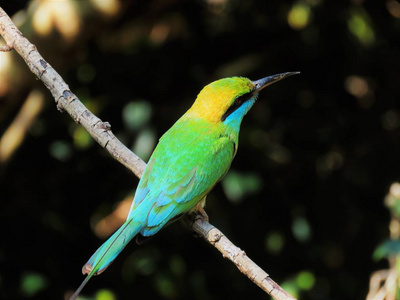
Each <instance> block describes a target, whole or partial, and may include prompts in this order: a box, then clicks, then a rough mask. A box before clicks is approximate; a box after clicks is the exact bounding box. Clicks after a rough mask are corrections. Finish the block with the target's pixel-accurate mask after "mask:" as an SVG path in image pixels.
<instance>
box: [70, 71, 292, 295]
mask: <svg viewBox="0 0 400 300" xmlns="http://www.w3.org/2000/svg"><path fill="white" fill-rule="evenodd" d="M299 73H300V72H286V73H280V74H275V75H271V76H267V77H264V78H262V79H259V80H255V81H252V80H250V79H248V78H246V77H228V78H223V79H219V80H217V81H214V82H212V83H210V84H208V85H206V86H205V87H204V88H203V89H202V90H201V91H200V93H199V94H198V96H197V98H196V100H195V102H194V104H193V105H192V107H191V108H190V109H189V110H188V111H187V112H186V113H185V114H184V115H183V116H182V117H181V118H180V119H179V120H178V121H177V122H176V123H175V124H174V125H173V126H172V127H171V128H170V129H169V130H168V131H167V132H166V133H165V134H164V135H163V136H162V137H161V138H160V140H159V142H158V145H157V146H156V148H155V150H154V152H153V153H152V155H151V157H150V159H149V161H148V163H147V166H146V168H145V170H144V172H143V175H142V177H141V179H140V181H139V184H138V186H137V189H136V193H135V196H134V199H133V202H132V205H131V207H130V210H129V213H128V217H127V219H126V221H125V222H124V223H123V224H122V226H121V227H120V228H119V229H118V230H117V231H116V232H115V233H114V234H113V235H112V236H111V237H110V238H109V239H108V240H107V241H106V242H104V243H103V244H102V245H101V246H100V248H98V249H97V251H96V252H95V253H94V254H93V255H92V256H91V257H90V259H89V260H88V262H87V263H86V264H85V265H84V266H83V268H82V273H83V274H84V275H85V274H88V275H87V276H86V278H85V280H84V281H83V282H82V284H81V285H80V286H79V288H78V289H77V290H76V292H75V293H74V294H73V296H72V297H71V298H70V299H75V298H76V297H77V296H78V295H79V293H80V292H81V290H82V289H83V287H84V286H85V285H86V283H87V282H88V281H89V279H90V278H91V277H92V276H93V275H98V274H101V273H102V272H103V271H104V270H105V269H106V268H107V267H108V266H109V265H110V264H111V263H112V262H113V261H114V259H115V258H116V257H117V256H118V254H119V253H120V252H121V251H122V250H123V249H124V248H125V246H126V245H127V244H128V243H129V242H130V241H131V240H132V239H133V238H135V239H136V242H137V243H138V244H140V243H142V242H143V241H144V240H146V239H148V238H149V237H151V236H153V235H155V234H156V233H157V232H159V231H160V230H161V229H162V228H163V227H165V226H166V225H168V224H170V223H172V222H174V221H176V220H177V219H179V218H180V217H182V216H183V215H185V214H190V213H197V215H199V216H200V217H202V218H203V219H205V220H207V221H208V216H207V214H206V212H205V210H204V206H205V203H206V197H207V195H208V193H209V192H210V191H211V190H212V189H213V187H214V186H215V185H216V184H217V183H218V182H219V181H220V180H221V179H222V178H223V177H224V175H225V174H226V173H227V172H228V170H229V168H230V166H231V163H232V160H233V158H234V157H235V155H236V152H237V150H238V139H239V131H240V125H241V123H242V120H243V117H244V116H245V115H246V113H247V112H248V111H249V110H250V108H251V107H252V106H253V105H254V103H255V102H256V100H257V98H258V95H259V92H260V91H261V90H262V89H264V88H265V87H267V86H269V85H271V84H273V83H276V82H278V81H279V80H282V79H284V78H287V77H289V76H292V75H296V74H299Z"/></svg>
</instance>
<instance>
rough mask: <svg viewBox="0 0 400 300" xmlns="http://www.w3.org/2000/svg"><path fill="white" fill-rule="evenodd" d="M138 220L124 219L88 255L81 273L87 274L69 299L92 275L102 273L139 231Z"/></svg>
mask: <svg viewBox="0 0 400 300" xmlns="http://www.w3.org/2000/svg"><path fill="white" fill-rule="evenodd" d="M140 229H141V224H140V222H137V221H136V222H135V221H134V220H133V218H129V220H126V221H125V223H124V224H122V226H121V227H120V228H119V229H118V230H117V231H116V232H115V233H114V234H113V235H112V236H111V237H110V238H109V239H108V240H107V241H106V242H105V243H104V244H103V245H101V246H100V248H99V249H97V251H96V252H95V253H94V254H93V255H92V257H90V259H89V260H88V262H87V263H86V264H85V265H84V266H83V268H82V273H83V274H88V276H87V277H86V278H85V280H84V281H83V282H82V284H81V285H80V286H79V288H78V289H77V290H76V291H75V293H74V294H73V295H72V297H71V298H70V300H73V299H76V297H78V295H79V293H80V291H81V290H82V289H83V287H84V286H85V285H86V283H87V282H88V281H89V279H90V278H91V277H92V276H93V275H98V274H100V273H102V272H103V271H104V270H105V269H107V267H108V266H109V265H110V264H111V263H112V262H113V261H114V259H115V258H116V257H117V256H118V254H119V253H120V252H121V251H122V250H123V249H124V248H125V246H126V245H127V244H128V243H129V242H130V241H131V240H132V239H133V238H134V237H135V236H136V235H137V234H138V233H139V231H140Z"/></svg>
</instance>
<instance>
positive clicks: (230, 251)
mask: <svg viewBox="0 0 400 300" xmlns="http://www.w3.org/2000/svg"><path fill="white" fill-rule="evenodd" d="M0 35H1V36H2V37H3V38H4V40H5V42H6V45H5V46H3V47H0V51H3V52H4V51H10V50H12V49H14V50H15V51H17V52H18V54H19V55H20V56H21V57H22V58H23V59H24V60H25V62H26V64H27V65H28V67H29V68H30V70H31V71H32V73H34V74H35V75H36V77H37V78H39V79H40V80H41V81H42V82H43V83H44V85H45V86H46V87H47V88H48V89H49V90H50V92H51V94H52V95H53V98H54V99H55V102H56V105H57V108H58V109H59V110H60V111H67V112H68V113H69V114H70V116H71V117H72V119H73V120H74V121H75V122H76V123H78V124H81V125H82V126H83V127H84V128H85V129H86V130H87V131H88V132H89V133H90V135H91V136H92V137H93V138H94V139H95V140H96V141H97V142H98V143H99V144H100V145H101V146H102V147H103V148H105V149H106V150H107V151H108V152H109V153H110V154H111V156H112V157H114V158H115V159H116V160H118V161H119V162H120V163H121V164H123V165H124V166H125V167H127V168H128V169H129V170H131V171H132V172H133V173H134V174H135V175H136V176H137V177H139V178H140V177H141V176H142V174H143V170H144V168H145V166H146V163H145V162H144V161H142V160H141V159H140V158H139V157H138V156H137V155H136V154H134V153H133V152H132V151H130V150H129V149H128V148H127V147H126V146H125V145H123V144H122V143H121V142H120V141H119V140H118V139H117V138H116V137H115V135H114V134H113V133H112V131H111V126H110V124H109V123H107V122H103V121H102V120H100V119H99V118H98V117H96V116H95V115H94V114H93V113H91V112H90V111H89V110H88V109H87V108H86V107H85V106H84V105H83V104H82V102H81V101H80V100H79V99H78V98H77V97H76V96H75V95H74V94H73V93H72V92H71V90H70V89H69V87H68V85H67V84H66V83H65V81H64V80H63V79H62V78H61V76H60V75H59V74H58V73H57V72H56V71H55V70H54V69H53V68H52V66H51V65H50V64H49V63H47V62H46V61H45V60H44V59H43V57H42V56H41V55H40V54H39V52H38V51H37V49H36V47H35V46H34V45H33V44H31V43H30V42H29V41H28V40H27V39H26V38H25V37H24V36H23V35H22V33H21V32H20V31H19V30H18V29H17V28H16V26H15V25H14V23H13V22H12V21H11V19H10V18H9V16H8V15H7V14H6V13H5V11H4V10H3V9H2V8H1V7H0ZM189 223H190V225H191V227H192V229H193V230H194V231H195V232H197V233H198V234H200V235H201V236H202V237H203V238H204V239H205V240H207V241H208V242H209V243H210V244H211V245H213V246H214V247H215V248H217V249H218V250H219V251H220V252H221V253H222V255H223V256H224V257H226V258H228V259H229V260H231V261H232V262H233V263H234V264H235V265H236V267H237V268H238V269H239V270H240V271H241V272H242V273H244V274H245V275H246V276H247V277H249V279H250V280H252V281H253V282H254V283H255V284H257V285H258V286H259V287H260V288H261V289H263V290H264V291H265V292H266V293H268V294H269V295H270V296H271V297H272V298H273V299H276V300H291V299H295V298H293V297H292V296H291V295H289V294H288V293H287V292H286V291H284V290H283V289H282V288H281V287H280V286H279V285H278V284H277V283H275V282H274V281H273V280H272V279H271V277H269V275H268V274H267V273H266V272H265V271H263V270H262V269H261V268H260V267H259V266H257V265H256V264H255V263H254V262H253V261H252V260H251V259H250V258H249V257H248V256H247V255H246V254H245V252H244V251H242V250H240V248H238V247H236V246H235V245H234V244H232V242H231V241H229V240H228V238H227V237H226V236H225V235H224V234H223V233H222V232H221V231H220V230H218V229H217V228H215V227H214V226H212V225H211V224H209V223H208V222H205V221H204V220H202V219H197V220H195V221H194V222H189Z"/></svg>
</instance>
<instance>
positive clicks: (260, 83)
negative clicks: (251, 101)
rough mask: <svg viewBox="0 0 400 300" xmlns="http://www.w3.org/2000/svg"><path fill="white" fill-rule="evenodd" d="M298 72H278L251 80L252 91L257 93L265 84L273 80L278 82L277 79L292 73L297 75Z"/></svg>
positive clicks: (271, 82)
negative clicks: (252, 84)
mask: <svg viewBox="0 0 400 300" xmlns="http://www.w3.org/2000/svg"><path fill="white" fill-rule="evenodd" d="M297 74H300V72H286V73H280V74H275V75H271V76H267V77H264V78H261V79H259V80H255V81H253V83H254V88H253V91H252V93H253V94H255V93H258V92H259V91H261V90H262V89H263V88H265V87H266V86H269V85H271V84H273V83H275V82H278V81H279V80H282V79H284V78H287V77H289V76H292V75H297Z"/></svg>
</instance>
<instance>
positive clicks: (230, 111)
mask: <svg viewBox="0 0 400 300" xmlns="http://www.w3.org/2000/svg"><path fill="white" fill-rule="evenodd" d="M299 73H300V72H287V73H281V74H276V75H272V76H268V77H265V78H262V79H259V80H255V81H252V80H250V79H248V78H245V77H229V78H223V79H220V80H217V81H214V82H212V83H210V84H209V85H207V86H205V87H204V88H203V89H202V90H201V92H200V93H199V95H198V96H197V99H196V101H195V103H194V104H193V106H192V107H191V108H190V110H189V111H188V113H189V114H190V115H191V116H194V117H201V118H205V119H207V120H208V121H210V122H216V123H218V122H223V123H226V124H231V125H234V126H235V127H236V126H239V125H240V123H241V121H242V119H243V116H244V115H245V114H246V113H247V112H248V111H249V110H250V108H251V107H252V106H253V104H254V102H255V101H256V99H257V96H258V93H259V92H260V91H261V90H262V89H263V88H265V87H266V86H268V85H271V84H273V83H275V82H277V81H279V80H281V79H284V78H286V77H289V76H292V75H296V74H299Z"/></svg>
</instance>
